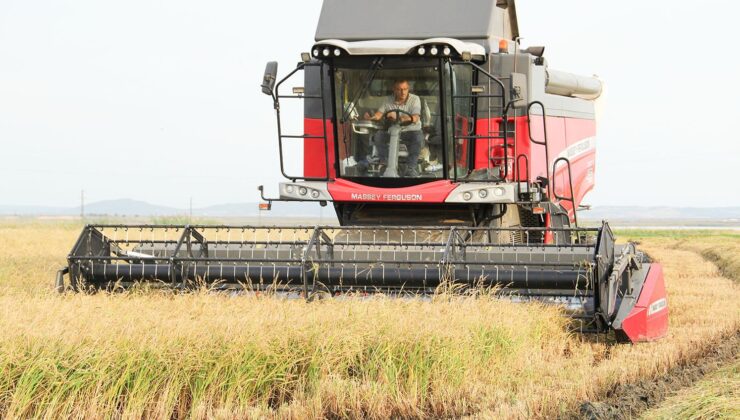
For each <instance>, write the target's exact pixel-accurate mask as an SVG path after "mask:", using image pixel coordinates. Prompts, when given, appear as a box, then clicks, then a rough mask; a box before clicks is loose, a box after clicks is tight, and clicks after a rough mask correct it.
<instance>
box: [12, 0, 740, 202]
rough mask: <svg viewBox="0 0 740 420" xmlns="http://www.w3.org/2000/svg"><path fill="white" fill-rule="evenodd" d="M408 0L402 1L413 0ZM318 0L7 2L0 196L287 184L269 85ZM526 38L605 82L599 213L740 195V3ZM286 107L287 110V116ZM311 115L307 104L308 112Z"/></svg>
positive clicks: (555, 13)
mask: <svg viewBox="0 0 740 420" xmlns="http://www.w3.org/2000/svg"><path fill="white" fill-rule="evenodd" d="M399 1H402V0H399ZM320 9H321V1H320V0H302V1H283V0H272V1H270V2H245V1H229V0H222V1H219V0H214V1H208V2H206V1H192V0H177V1H175V0H158V1H151V0H146V1H145V0H128V1H126V2H111V1H100V0H94V1H93V0H77V1H71V0H2V1H0V157H1V159H0V205H48V206H75V205H78V204H79V200H80V191H81V190H84V191H85V196H86V200H87V201H88V202H92V201H100V200H109V199H118V198H132V199H137V200H144V201H148V202H150V203H153V204H160V205H167V206H174V207H179V208H186V207H187V206H188V205H189V202H190V200H191V198H192V200H193V205H194V206H196V207H203V206H208V205H214V204H220V203H230V202H254V201H257V200H258V192H257V186H258V185H261V184H264V185H265V187H266V190H267V192H268V193H269V194H270V195H276V194H277V185H278V183H279V182H281V181H283V179H282V176H281V175H280V169H279V155H278V146H277V131H276V122H275V116H274V111H273V109H272V102H271V100H270V98H268V97H267V96H264V95H263V94H262V93H261V92H260V87H259V85H260V83H261V79H262V73H263V71H264V68H265V63H266V62H267V61H270V60H276V61H278V62H279V64H280V68H279V70H280V71H279V74H280V75H285V74H287V73H288V72H289V71H290V70H291V69H292V68H294V66H295V64H296V63H297V62H298V61H299V59H300V53H301V52H303V51H308V50H309V49H310V47H311V45H312V44H313V42H314V41H313V36H314V33H315V30H316V23H317V21H318V16H319V12H320ZM517 12H518V15H519V28H520V34H521V36H522V37H523V40H522V46H523V47H525V48H526V47H527V46H530V45H545V46H546V51H545V56H546V57H547V59H548V62H549V65H550V67H552V68H554V69H558V70H562V71H568V72H573V73H578V74H584V75H590V74H596V75H598V76H599V78H601V79H602V80H603V81H604V82H605V83H606V87H607V90H606V94H605V95H604V97H603V98H602V99H601V100H600V104H599V109H600V115H599V120H598V123H597V124H598V129H597V132H598V133H597V138H598V145H597V170H596V189H595V190H594V191H593V192H592V193H591V194H590V195H589V196H588V197H587V198H586V200H585V202H586V203H588V204H592V205H595V206H605V205H645V206H659V205H668V206H694V207H723V206H740V193H738V191H740V187H737V186H736V185H735V181H736V179H737V178H738V174H737V169H738V167H740V135H739V134H738V131H737V127H738V122H740V121H738V119H739V118H740V106H739V105H738V104H739V103H740V80H738V79H739V78H740V58H738V52H737V46H736V45H735V43H737V42H738V40H740V29H738V26H739V25H738V23H737V21H736V16H738V14H739V12H740V3H737V2H730V1H720V0H705V1H702V2H690V1H686V0H683V1H677V0H670V1H669V0H651V1H649V2H647V1H642V2H603V1H598V2H597V1H593V0H561V1H557V2H554V1H544V0H540V1H526V0H520V1H519V2H518V4H517ZM285 117H286V118H288V117H289V116H285ZM293 118H294V119H295V121H296V122H300V121H302V115H300V114H299V113H298V112H296V113H295V114H294V115H293Z"/></svg>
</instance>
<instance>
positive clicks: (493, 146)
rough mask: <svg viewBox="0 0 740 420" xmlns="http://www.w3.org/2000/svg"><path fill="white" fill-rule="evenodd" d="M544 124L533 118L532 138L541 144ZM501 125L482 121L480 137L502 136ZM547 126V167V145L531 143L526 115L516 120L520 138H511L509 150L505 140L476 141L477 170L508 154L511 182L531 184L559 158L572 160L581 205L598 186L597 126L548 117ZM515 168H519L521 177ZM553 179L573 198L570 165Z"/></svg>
mask: <svg viewBox="0 0 740 420" xmlns="http://www.w3.org/2000/svg"><path fill="white" fill-rule="evenodd" d="M542 121H543V120H542V118H540V117H538V116H536V115H534V116H532V122H531V126H532V137H533V138H534V139H535V140H538V141H543V140H544V138H545V136H544V130H543V125H542ZM501 124H502V119H501V118H493V119H479V120H478V122H477V126H476V134H477V135H479V136H487V135H491V134H489V133H502V132H503V130H502V127H501ZM546 124H547V141H548V152H549V162H548V164H547V166H546V165H545V146H542V145H539V144H536V143H532V142H531V141H530V138H529V137H530V136H529V134H530V132H529V125H528V123H527V117H526V116H523V117H517V118H515V119H514V127H515V132H516V138H515V139H514V138H512V139H509V143H508V145H507V148H506V150H505V149H504V142H503V139H490V140H488V139H479V140H476V151H475V161H474V163H475V168H476V169H481V168H486V167H488V166H489V162H490V159H492V158H493V159H494V160H493V164H494V165H497V166H498V165H502V164H503V162H502V159H503V157H504V154H507V155H508V158H509V170H508V174H509V175H508V177H507V180H508V181H511V182H514V181H517V180H526V179H527V178H528V179H529V181H530V182H535V181H536V180H537V177H545V176H546V175H547V171H548V169H549V170H550V171H552V168H553V163H555V160H557V159H558V158H559V157H565V158H568V160H569V161H570V166H571V177H572V179H573V195H574V196H575V197H574V198H575V205H576V206H579V205H580V204H581V201H582V200H583V197H584V196H585V195H586V193H588V192H589V191H591V190H592V189H593V187H594V171H595V158H596V149H595V135H596V123H595V121H594V120H588V119H578V118H564V117H547V119H546ZM521 156H524V157H521ZM525 157H526V158H525ZM512 165H513V166H514V167H517V171H518V172H519V174H518V176H516V175H517V174H516V173H515V171H514V170H513V168H512ZM527 166H528V167H527ZM527 173H529V177H527ZM501 175H503V173H502V174H501ZM550 176H551V177H554V178H555V188H556V191H555V192H556V193H557V195H559V196H561V197H570V186H569V183H568V170H567V165H566V164H565V163H560V164H558V167H557V168H556V170H555V173H554V174H552V173H551V174H550ZM562 204H563V206H564V207H565V208H566V209H567V210H568V211H569V213H570V216H571V220H572V219H573V206H572V205H571V203H570V202H568V201H563V202H562Z"/></svg>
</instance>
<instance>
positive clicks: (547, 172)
mask: <svg viewBox="0 0 740 420" xmlns="http://www.w3.org/2000/svg"><path fill="white" fill-rule="evenodd" d="M535 105H539V106H540V108H542V132H543V135H544V137H545V139H544V140H543V141H539V140H535V138H534V137H532V118H531V115H532V107H534V106H535ZM527 131H528V132H529V141H530V142H532V143H534V144H539V145H540V146H545V176H546V177H547V182H551V180H550V151H549V147H548V146H547V113H546V111H545V104H543V103H542V102H540V101H532V102H530V103H529V105H527ZM547 197H548V198H550V199H552V194H551V193H550V188H549V187H548V188H547Z"/></svg>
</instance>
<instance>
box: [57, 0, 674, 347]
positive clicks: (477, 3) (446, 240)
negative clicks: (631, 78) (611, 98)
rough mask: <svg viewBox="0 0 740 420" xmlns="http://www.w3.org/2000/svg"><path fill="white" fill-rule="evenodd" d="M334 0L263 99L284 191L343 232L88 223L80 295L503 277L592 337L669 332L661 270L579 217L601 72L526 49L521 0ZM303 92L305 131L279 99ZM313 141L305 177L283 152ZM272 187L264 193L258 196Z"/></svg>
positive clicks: (391, 287) (317, 289)
mask: <svg viewBox="0 0 740 420" xmlns="http://www.w3.org/2000/svg"><path fill="white" fill-rule="evenodd" d="M465 6H466V7H465V8H460V7H459V3H457V2H450V1H443V0H431V1H430V0H406V1H402V2H399V1H390V0H378V1H375V2H364V1H357V0H325V1H324V4H323V8H322V11H321V17H320V19H319V24H318V29H317V32H316V42H315V44H314V45H313V46H312V48H311V50H310V52H308V53H304V54H302V57H301V58H302V61H301V62H300V63H299V64H298V66H297V67H296V68H295V69H294V70H292V71H291V72H290V73H289V74H288V75H287V76H286V77H285V78H283V79H281V80H278V79H277V63H275V62H271V63H268V65H267V68H266V71H265V76H264V81H263V84H262V91H263V92H264V93H265V94H267V95H270V96H271V98H272V99H273V103H274V107H275V110H276V112H277V119H278V125H277V128H278V142H279V149H280V165H281V172H282V174H283V175H284V176H285V178H287V180H288V182H285V183H281V184H280V196H279V198H266V197H264V195H263V197H262V198H263V200H264V201H265V202H266V204H265V205H266V207H270V206H271V205H272V203H273V202H275V201H313V202H317V203H319V204H320V205H322V206H325V205H327V203H332V204H333V206H334V209H335V210H336V214H337V218H338V220H339V224H340V227H324V226H318V227H252V226H148V225H147V226H144V225H142V226H130V225H129V226H126V225H90V226H87V227H86V228H85V230H84V231H83V233H82V235H81V236H80V238H79V240H78V241H77V243H76V245H75V247H74V248H73V250H72V253H71V254H70V256H69V267H68V268H67V269H65V270H63V271H61V272H60V274H59V276H58V279H57V286H58V287H59V288H60V289H64V288H65V285H64V281H63V280H64V279H63V275H64V274H66V273H69V277H70V284H71V287H72V289H74V290H80V289H81V288H83V287H95V288H101V287H102V288H110V287H113V286H114V285H119V286H123V287H125V286H127V285H130V284H132V283H134V282H137V281H158V282H162V283H165V284H171V285H176V286H179V287H187V286H188V285H189V284H192V283H193V282H205V283H214V284H217V285H218V286H219V287H224V288H247V289H249V290H253V291H277V292H282V293H287V294H295V295H301V296H305V297H307V298H311V297H316V296H330V295H337V294H344V293H351V292H361V293H385V294H391V295H429V294H434V293H436V292H438V291H439V290H440V287H444V288H445V289H446V290H450V289H449V288H447V286H451V289H452V290H456V291H459V292H461V293H465V292H466V291H468V290H471V289H478V288H498V289H500V291H501V294H502V296H507V297H508V298H511V299H514V300H521V301H530V300H537V301H543V302H549V303H554V304H560V305H563V306H564V307H565V308H566V310H567V312H568V313H569V314H571V315H572V316H573V317H574V318H575V319H578V320H580V321H581V322H580V323H579V325H580V329H581V330H582V331H594V332H609V331H614V332H615V333H616V337H617V338H618V339H619V340H621V341H630V342H638V341H648V340H653V339H657V338H660V337H662V336H663V335H665V334H666V331H667V328H668V307H667V301H666V293H665V287H664V281H663V274H662V269H661V267H660V265H658V264H655V263H651V262H650V261H649V260H648V258H647V257H646V256H645V255H643V254H642V253H640V252H638V251H637V250H636V249H635V247H634V245H633V244H625V245H617V244H615V240H614V236H613V234H612V231H611V230H610V228H609V226H608V225H607V224H606V223H603V224H602V225H601V226H600V227H597V228H581V227H579V226H578V218H577V211H578V209H579V207H580V206H581V202H582V200H583V197H584V195H585V194H586V193H587V192H588V191H590V190H591V189H592V188H593V186H594V170H595V164H594V159H595V135H596V122H595V112H594V100H595V99H597V98H598V97H599V96H600V94H601V91H602V83H601V82H600V81H599V80H598V79H596V78H594V77H583V76H577V75H574V74H570V73H564V72H560V71H556V70H552V69H550V68H549V67H548V65H547V61H546V60H545V58H544V57H543V53H544V48H543V47H530V48H527V49H520V47H519V43H518V37H519V31H518V26H517V18H516V7H515V3H514V1H513V0H508V1H507V0H469V1H467V2H465ZM288 101H302V106H303V109H304V122H303V129H302V130H301V132H298V133H286V132H285V127H286V126H287V125H289V121H286V122H285V123H283V122H282V120H281V118H282V115H281V110H282V109H283V107H284V106H285V105H286V104H287V103H288ZM296 142H298V143H300V144H301V145H302V150H303V161H302V170H300V171H296V173H293V172H291V170H289V168H287V166H288V165H287V164H286V159H285V156H284V154H285V153H284V152H285V150H287V149H288V148H289V147H290V145H295V143H296ZM260 191H261V194H262V187H260Z"/></svg>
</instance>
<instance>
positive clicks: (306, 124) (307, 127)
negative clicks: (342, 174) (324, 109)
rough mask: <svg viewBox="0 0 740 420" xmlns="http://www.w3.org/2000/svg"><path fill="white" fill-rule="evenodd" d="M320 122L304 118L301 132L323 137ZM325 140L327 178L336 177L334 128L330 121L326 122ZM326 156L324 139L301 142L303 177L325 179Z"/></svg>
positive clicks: (319, 120)
mask: <svg viewBox="0 0 740 420" xmlns="http://www.w3.org/2000/svg"><path fill="white" fill-rule="evenodd" d="M321 125H322V120H321V119H314V118H304V120H303V130H304V133H306V135H309V136H323V135H324V130H323V129H322V127H321ZM326 138H327V149H328V151H329V153H328V155H329V176H328V177H329V178H331V179H333V178H336V177H337V174H336V170H335V169H334V162H335V156H336V155H335V154H334V126H333V124H332V123H331V121H330V120H327V121H326ZM326 155H327V152H326V150H325V149H324V139H323V138H320V139H305V140H303V176H305V177H306V178H326V177H327V174H326Z"/></svg>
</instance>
